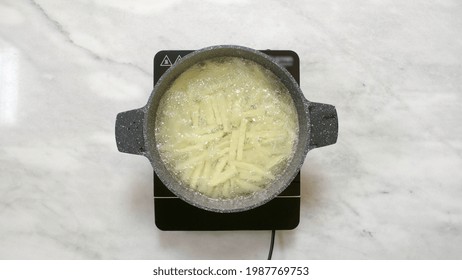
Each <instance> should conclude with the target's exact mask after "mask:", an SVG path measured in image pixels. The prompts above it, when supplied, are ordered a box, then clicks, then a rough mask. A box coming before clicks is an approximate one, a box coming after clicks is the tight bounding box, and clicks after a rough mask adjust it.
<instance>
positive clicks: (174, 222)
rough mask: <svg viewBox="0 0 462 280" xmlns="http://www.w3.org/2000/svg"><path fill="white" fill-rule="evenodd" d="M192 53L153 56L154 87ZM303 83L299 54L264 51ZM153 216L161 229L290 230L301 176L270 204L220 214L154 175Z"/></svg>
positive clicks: (296, 212) (295, 218) (296, 211)
mask: <svg viewBox="0 0 462 280" xmlns="http://www.w3.org/2000/svg"><path fill="white" fill-rule="evenodd" d="M191 52H193V51H192V50H166V51H160V52H158V53H157V54H156V55H155V56H154V85H155V84H156V83H157V81H158V80H159V78H160V77H161V76H162V75H163V74H164V73H165V71H167V70H168V68H169V67H170V66H172V65H173V64H175V63H176V62H178V61H179V60H180V59H181V58H182V57H183V56H185V55H187V54H188V53H191ZM262 52H263V53H265V54H267V55H269V56H271V57H273V58H274V59H275V60H276V61H277V62H278V63H279V64H280V65H281V66H283V67H285V68H286V69H287V70H288V71H289V73H290V74H291V75H292V76H293V77H294V79H295V80H296V81H297V83H300V61H299V58H298V55H297V54H296V53H295V52H293V51H289V50H264V51H262ZM154 217H155V223H156V226H157V227H158V228H159V229H161V230H182V231H190V230H273V229H274V230H288V229H294V228H296V227H297V225H298V223H299V220H300V173H298V175H297V176H296V177H295V179H294V180H293V181H292V182H291V183H290V185H289V186H288V187H287V188H286V189H285V190H284V191H283V192H282V193H281V194H279V195H278V196H277V197H276V198H274V199H272V200H271V201H269V202H267V203H266V204H263V205H262V206H259V207H257V208H253V209H250V210H247V211H243V212H236V213H217V212H211V211H207V210H203V209H200V208H197V207H195V206H192V205H190V204H189V203H187V202H185V201H183V200H181V199H180V198H178V197H177V196H176V195H174V194H173V193H172V192H171V191H170V190H169V189H167V187H165V186H164V184H163V183H162V181H161V180H160V179H159V177H158V176H157V175H156V173H155V172H154Z"/></svg>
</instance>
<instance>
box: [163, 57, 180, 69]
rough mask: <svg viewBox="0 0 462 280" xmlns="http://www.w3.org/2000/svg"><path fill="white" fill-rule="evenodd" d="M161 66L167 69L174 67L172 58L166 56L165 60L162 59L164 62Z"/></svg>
mask: <svg viewBox="0 0 462 280" xmlns="http://www.w3.org/2000/svg"><path fill="white" fill-rule="evenodd" d="M177 60H178V58H177ZM160 66H167V67H170V66H172V62H171V61H170V58H168V56H165V57H164V59H162V62H161V63H160Z"/></svg>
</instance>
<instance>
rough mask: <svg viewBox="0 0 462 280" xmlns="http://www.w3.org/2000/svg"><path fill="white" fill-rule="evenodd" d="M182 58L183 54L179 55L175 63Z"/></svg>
mask: <svg viewBox="0 0 462 280" xmlns="http://www.w3.org/2000/svg"><path fill="white" fill-rule="evenodd" d="M180 59H181V55H179V56H177V58H176V59H175V62H174V63H177V62H178V61H180Z"/></svg>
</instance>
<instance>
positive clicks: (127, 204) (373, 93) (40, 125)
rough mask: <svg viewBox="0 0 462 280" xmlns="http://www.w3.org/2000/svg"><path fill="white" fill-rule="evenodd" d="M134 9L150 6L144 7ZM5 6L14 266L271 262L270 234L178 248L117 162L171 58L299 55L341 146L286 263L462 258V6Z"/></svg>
mask: <svg viewBox="0 0 462 280" xmlns="http://www.w3.org/2000/svg"><path fill="white" fill-rule="evenodd" d="M135 2H136V3H135ZM325 2H326V1H258V2H257V1H247V0H239V1H230V0H228V1H195V2H194V1H189V0H175V1H148V0H144V1H121V0H116V1H112V0H104V1H90V0H79V1H51V0H46V1H45V0H30V1H25V0H18V1H16V0H2V1H1V2H0V259H241V258H243V259H250V258H256V259H262V258H265V256H266V254H267V250H268V245H269V239H270V233H269V232H250V231H245V232H162V231H159V230H158V229H157V228H156V227H155V225H154V221H153V201H152V195H153V194H152V173H151V170H152V169H151V166H150V165H149V163H148V161H147V160H146V159H145V158H143V157H138V156H133V155H128V154H122V153H119V152H118V151H117V149H116V145H115V140H114V122H115V116H116V114H117V113H118V112H121V111H126V110H129V109H133V108H137V107H141V106H143V105H144V104H145V103H146V101H147V98H148V96H149V94H150V91H151V89H152V58H153V56H154V54H155V53H156V52H157V51H159V50H161V49H191V48H192V49H195V48H201V47H206V46H210V45H216V44H238V45H244V46H248V47H252V48H256V49H265V48H271V49H293V50H295V51H296V52H298V54H299V56H300V58H301V71H302V76H301V85H302V89H303V91H304V92H305V95H306V96H307V97H308V99H310V100H312V101H317V102H323V103H330V104H334V105H336V107H337V110H338V114H339V118H340V135H339V140H338V143H337V144H336V145H334V146H330V147H326V148H323V149H319V150H314V151H312V152H310V154H309V155H308V157H307V159H306V162H305V165H304V166H303V174H302V213H301V222H300V225H299V227H298V228H297V229H296V230H293V231H284V232H278V233H277V239H276V245H275V252H274V258H276V259H292V258H293V259H453V258H455V259H461V258H462V172H461V171H462V125H461V123H462V112H461V111H462V110H461V109H462V36H461V34H462V17H461V14H462V4H461V2H460V1H457V0H434V1H398V0H395V1H386V0H376V1H329V2H328V3H327V2H326V3H325Z"/></svg>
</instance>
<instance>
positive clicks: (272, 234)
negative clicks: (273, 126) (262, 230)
mask: <svg viewBox="0 0 462 280" xmlns="http://www.w3.org/2000/svg"><path fill="white" fill-rule="evenodd" d="M275 236H276V230H275V229H273V230H272V231H271V242H270V248H269V252H268V260H271V257H272V256H273V248H274V237H275Z"/></svg>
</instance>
